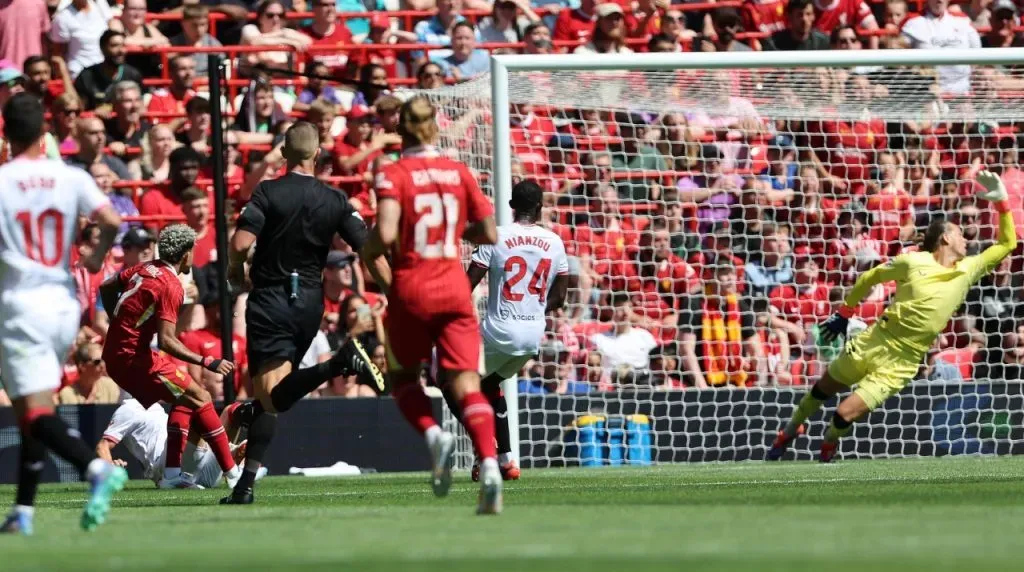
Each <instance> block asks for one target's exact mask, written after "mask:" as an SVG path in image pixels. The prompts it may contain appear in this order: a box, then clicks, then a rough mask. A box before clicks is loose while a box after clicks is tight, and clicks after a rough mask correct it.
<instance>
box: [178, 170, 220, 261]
mask: <svg viewBox="0 0 1024 572" xmlns="http://www.w3.org/2000/svg"><path fill="white" fill-rule="evenodd" d="M181 201H182V204H181V208H182V211H183V212H184V213H185V224H187V225H189V226H190V227H192V230H194V231H196V246H195V248H194V249H193V251H192V252H193V257H194V258H193V261H192V266H193V267H194V268H203V267H205V266H206V265H207V264H209V263H211V262H216V261H217V231H216V230H214V228H213V220H212V219H211V217H210V197H209V195H207V194H206V193H205V192H204V191H202V190H200V189H198V188H196V187H189V188H187V189H185V190H184V191H182V192H181Z"/></svg>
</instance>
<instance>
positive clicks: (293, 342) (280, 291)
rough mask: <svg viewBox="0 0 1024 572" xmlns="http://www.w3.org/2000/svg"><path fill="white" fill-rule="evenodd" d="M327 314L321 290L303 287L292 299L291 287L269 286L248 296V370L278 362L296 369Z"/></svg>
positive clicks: (256, 371)
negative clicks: (282, 360)
mask: <svg viewBox="0 0 1024 572" xmlns="http://www.w3.org/2000/svg"><path fill="white" fill-rule="evenodd" d="M323 315H324V293H323V290H322V289H321V288H310V287H300V288H299V295H298V297H297V298H296V299H295V300H291V299H290V297H289V295H288V287H287V286H285V285H280V286H266V287H261V288H256V289H254V290H253V291H252V292H250V293H249V299H248V300H247V301H246V307H245V330H246V338H247V339H246V344H247V346H246V355H247V356H248V358H249V371H250V372H251V373H252V375H256V374H257V373H258V372H259V371H260V367H262V366H263V364H266V363H268V362H270V361H273V360H275V359H286V360H289V361H291V362H292V368H293V369H294V368H297V367H298V366H299V362H300V361H302V357H303V356H304V355H306V351H307V350H308V349H309V345H310V344H311V343H313V338H315V337H316V333H317V331H318V330H319V329H320V322H321V320H322V319H323Z"/></svg>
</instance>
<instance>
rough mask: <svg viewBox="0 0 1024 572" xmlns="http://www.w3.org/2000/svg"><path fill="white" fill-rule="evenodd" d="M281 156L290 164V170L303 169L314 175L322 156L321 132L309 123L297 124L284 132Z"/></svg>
mask: <svg viewBox="0 0 1024 572" xmlns="http://www.w3.org/2000/svg"><path fill="white" fill-rule="evenodd" d="M281 155H282V156H283V157H284V158H285V161H287V162H288V170H291V169H294V168H295V167H301V168H302V170H304V171H308V172H309V174H311V175H312V174H313V171H314V170H315V168H316V158H317V156H319V155H320V131H319V130H318V129H317V128H316V126H314V125H313V124H312V123H310V122H308V121H298V122H296V123H295V124H294V125H292V126H291V127H289V128H288V130H287V131H285V132H284V146H283V147H282V148H281Z"/></svg>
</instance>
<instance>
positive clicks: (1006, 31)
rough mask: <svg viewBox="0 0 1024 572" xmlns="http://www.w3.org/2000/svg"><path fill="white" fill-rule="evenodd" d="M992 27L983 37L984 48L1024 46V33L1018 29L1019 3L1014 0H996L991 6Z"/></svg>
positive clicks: (982, 44) (982, 45)
mask: <svg viewBox="0 0 1024 572" xmlns="http://www.w3.org/2000/svg"><path fill="white" fill-rule="evenodd" d="M990 10H991V14H992V15H991V16H990V17H989V20H990V22H991V29H990V30H989V31H988V32H986V33H985V35H984V36H982V37H981V47H983V48H1019V47H1022V46H1024V34H1021V33H1019V32H1017V31H1016V29H1015V28H1016V26H1017V25H1018V18H1017V5H1016V4H1014V2H1013V0H996V1H995V2H994V3H992V6H991V8H990Z"/></svg>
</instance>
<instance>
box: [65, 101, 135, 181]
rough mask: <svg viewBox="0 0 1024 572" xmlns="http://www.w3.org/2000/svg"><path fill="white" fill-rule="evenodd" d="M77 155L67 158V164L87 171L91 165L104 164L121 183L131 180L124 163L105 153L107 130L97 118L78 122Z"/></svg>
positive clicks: (129, 172)
mask: <svg viewBox="0 0 1024 572" xmlns="http://www.w3.org/2000/svg"><path fill="white" fill-rule="evenodd" d="M77 139H78V153H75V154H74V155H72V156H70V157H68V159H67V164H68V165H71V166H73V167H79V168H81V169H87V168H88V166H89V165H92V164H93V163H104V164H105V165H106V166H108V167H110V170H112V171H114V174H116V175H117V177H118V178H119V179H121V180H122V181H129V180H131V179H132V174H131V171H130V170H128V166H127V165H125V164H124V161H122V160H121V159H118V158H117V157H114V156H113V155H111V154H109V153H107V152H106V150H105V147H106V143H107V130H106V128H105V127H104V126H103V121H102V120H100V119H99V118H98V117H88V118H86V119H80V120H79V121H78V133H77Z"/></svg>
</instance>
